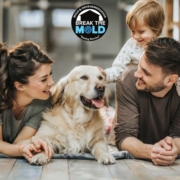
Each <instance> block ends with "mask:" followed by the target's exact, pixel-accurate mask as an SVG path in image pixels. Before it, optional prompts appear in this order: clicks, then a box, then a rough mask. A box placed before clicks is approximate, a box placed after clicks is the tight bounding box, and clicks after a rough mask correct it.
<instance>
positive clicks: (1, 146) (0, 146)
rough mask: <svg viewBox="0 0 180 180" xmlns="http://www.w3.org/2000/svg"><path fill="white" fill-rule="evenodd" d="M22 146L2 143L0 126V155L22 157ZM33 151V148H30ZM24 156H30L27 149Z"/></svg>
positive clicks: (0, 128) (0, 127)
mask: <svg viewBox="0 0 180 180" xmlns="http://www.w3.org/2000/svg"><path fill="white" fill-rule="evenodd" d="M23 148H24V145H21V144H10V143H8V142H5V141H3V137H2V126H0V153H2V154H5V155H7V156H22V150H23ZM31 148H32V149H33V150H32V151H35V150H36V149H35V147H31ZM26 154H28V156H31V155H32V153H31V151H29V150H28V149H27V150H26Z"/></svg>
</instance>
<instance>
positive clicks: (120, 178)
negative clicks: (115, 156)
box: [108, 160, 138, 180]
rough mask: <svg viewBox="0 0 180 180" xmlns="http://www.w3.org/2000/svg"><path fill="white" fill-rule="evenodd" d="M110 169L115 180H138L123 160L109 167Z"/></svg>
mask: <svg viewBox="0 0 180 180" xmlns="http://www.w3.org/2000/svg"><path fill="white" fill-rule="evenodd" d="M108 168H109V169H110V171H111V173H112V175H113V177H114V179H117V180H130V179H131V180H138V178H137V177H136V176H135V175H134V174H133V173H132V172H131V171H130V169H129V167H128V166H127V165H126V163H125V162H124V161H123V160H117V161H116V164H115V165H108Z"/></svg>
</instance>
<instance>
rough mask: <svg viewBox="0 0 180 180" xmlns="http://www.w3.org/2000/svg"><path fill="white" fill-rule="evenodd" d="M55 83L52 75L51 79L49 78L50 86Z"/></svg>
mask: <svg viewBox="0 0 180 180" xmlns="http://www.w3.org/2000/svg"><path fill="white" fill-rule="evenodd" d="M53 84H54V81H53V79H52V77H51V78H50V80H49V83H48V85H49V86H52V85H53Z"/></svg>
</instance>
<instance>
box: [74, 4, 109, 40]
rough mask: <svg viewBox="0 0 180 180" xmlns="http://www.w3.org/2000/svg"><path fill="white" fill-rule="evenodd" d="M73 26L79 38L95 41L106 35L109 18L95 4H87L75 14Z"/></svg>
mask: <svg viewBox="0 0 180 180" xmlns="http://www.w3.org/2000/svg"><path fill="white" fill-rule="evenodd" d="M71 25H72V29H73V31H74V33H75V34H76V35H77V36H78V37H79V38H81V39H82V40H85V41H95V40H97V39H99V38H101V37H102V36H103V35H104V34H105V33H106V31H107V28H108V17H107V15H106V13H105V12H104V10H103V9H102V8H100V7H98V6H96V5H94V4H86V5H83V6H81V7H79V8H78V9H77V10H76V11H75V12H74V14H73V16H72V19H71Z"/></svg>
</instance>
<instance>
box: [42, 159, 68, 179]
mask: <svg viewBox="0 0 180 180" xmlns="http://www.w3.org/2000/svg"><path fill="white" fill-rule="evenodd" d="M59 179H62V180H68V179H69V175H68V160H67V159H52V160H51V161H50V163H49V164H47V165H45V166H43V170H42V176H41V180H59Z"/></svg>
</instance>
